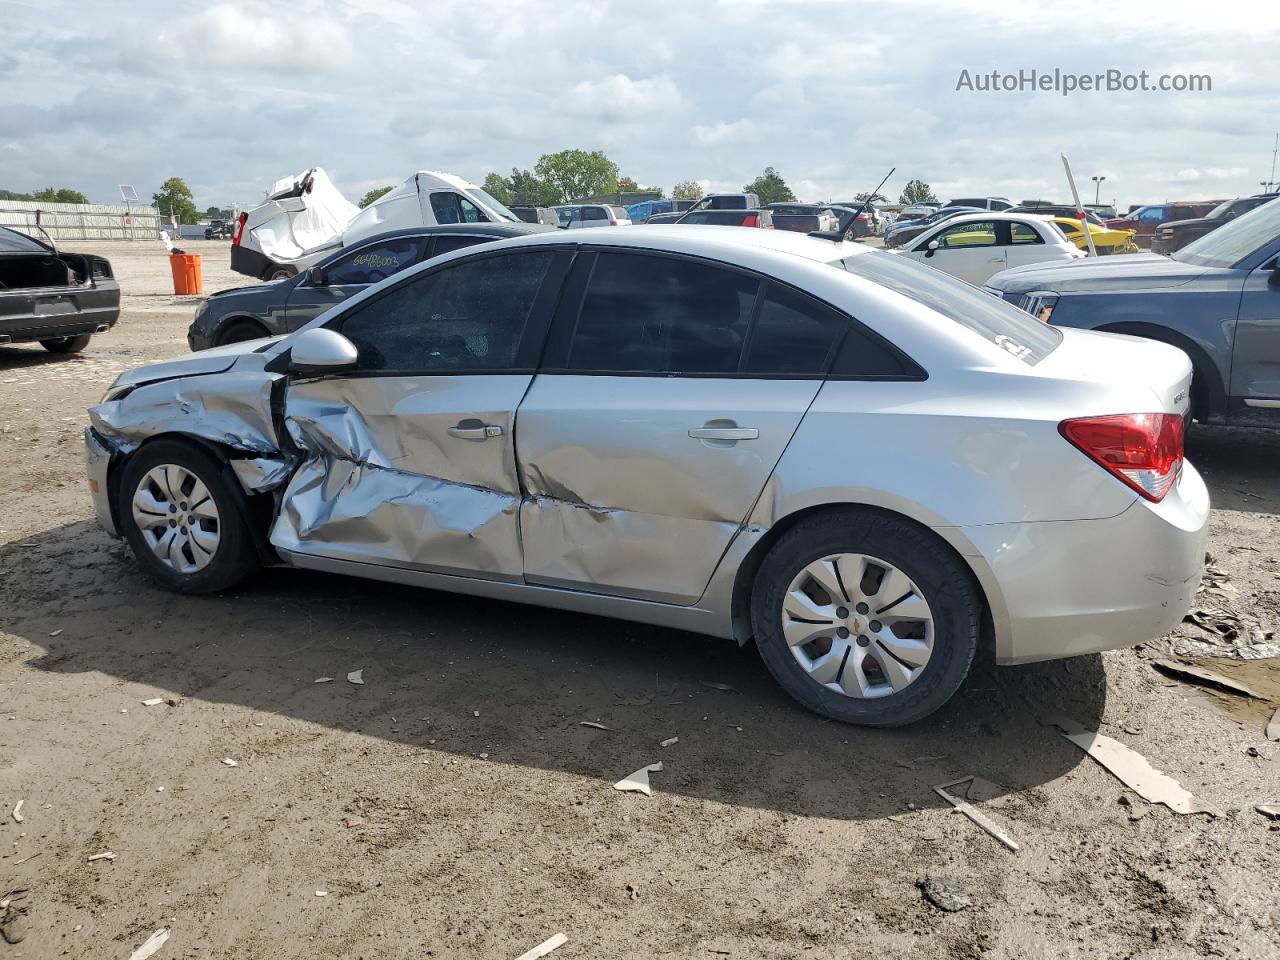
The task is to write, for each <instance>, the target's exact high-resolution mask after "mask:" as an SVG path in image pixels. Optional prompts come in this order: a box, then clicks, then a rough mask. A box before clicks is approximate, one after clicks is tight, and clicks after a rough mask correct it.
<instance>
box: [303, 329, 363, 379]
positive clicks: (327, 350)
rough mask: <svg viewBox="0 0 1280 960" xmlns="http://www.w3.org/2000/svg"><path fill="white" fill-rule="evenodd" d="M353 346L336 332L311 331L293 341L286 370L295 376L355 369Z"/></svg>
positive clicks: (357, 354)
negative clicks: (345, 368)
mask: <svg viewBox="0 0 1280 960" xmlns="http://www.w3.org/2000/svg"><path fill="white" fill-rule="evenodd" d="M358 359H360V354H359V352H358V351H357V350H356V346H355V344H354V343H352V342H351V341H350V340H348V339H347V338H346V337H344V336H343V335H342V334H340V333H338V332H337V331H336V330H328V329H326V328H324V327H312V328H311V329H310V330H304V331H302V333H300V334H298V336H297V337H296V338H295V339H294V341H293V343H292V344H291V346H290V348H289V369H290V370H292V371H293V372H294V373H321V372H324V371H326V370H341V369H342V368H344V367H353V366H355V363H356V361H357V360H358Z"/></svg>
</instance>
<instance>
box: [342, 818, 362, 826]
mask: <svg viewBox="0 0 1280 960" xmlns="http://www.w3.org/2000/svg"><path fill="white" fill-rule="evenodd" d="M362 823H364V817H347V819H345V820H343V821H342V825H343V826H344V827H346V828H347V829H350V828H351V827H358V826H360V824H362Z"/></svg>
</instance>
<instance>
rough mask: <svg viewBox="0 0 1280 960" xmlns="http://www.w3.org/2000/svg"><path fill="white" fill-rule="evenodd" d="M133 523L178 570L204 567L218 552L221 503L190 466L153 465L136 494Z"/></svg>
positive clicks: (192, 571)
mask: <svg viewBox="0 0 1280 960" xmlns="http://www.w3.org/2000/svg"><path fill="white" fill-rule="evenodd" d="M133 521H134V523H136V524H137V525H138V529H139V530H140V531H142V537H143V539H144V540H146V541H147V546H149V547H150V548H151V552H152V553H154V554H155V555H156V556H157V557H159V558H160V561H161V563H163V564H165V566H167V567H170V568H172V569H173V570H176V571H177V572H178V573H196V572H197V571H199V570H203V569H204V568H205V567H207V566H208V565H209V561H210V560H212V559H213V555H214V554H215V553H217V551H218V540H219V539H220V537H221V526H220V525H219V523H218V505H217V504H216V503H214V501H213V495H212V494H211V493H210V492H209V488H208V487H206V486H205V485H204V482H203V481H202V480H201V479H200V478H199V477H197V476H196V475H195V474H194V473H192V472H191V471H190V470H188V469H187V468H186V467H179V466H177V465H176V464H172V463H164V464H161V465H160V466H158V467H152V468H151V469H150V470H148V471H147V475H146V476H145V477H143V478H142V481H141V482H140V483H139V484H138V489H137V490H135V491H134V492H133Z"/></svg>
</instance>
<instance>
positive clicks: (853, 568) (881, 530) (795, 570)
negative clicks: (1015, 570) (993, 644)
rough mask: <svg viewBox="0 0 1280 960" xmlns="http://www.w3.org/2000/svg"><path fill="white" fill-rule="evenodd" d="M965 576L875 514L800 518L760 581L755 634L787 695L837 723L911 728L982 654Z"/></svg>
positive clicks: (940, 551) (957, 565)
mask: <svg viewBox="0 0 1280 960" xmlns="http://www.w3.org/2000/svg"><path fill="white" fill-rule="evenodd" d="M981 610H982V606H981V601H980V598H979V594H978V588H977V585H976V583H975V582H974V579H973V575H972V573H971V572H970V571H969V570H968V568H967V567H966V566H965V565H964V562H963V561H962V560H961V559H960V558H959V557H957V556H956V555H955V554H954V553H953V552H952V551H951V550H950V549H949V548H948V547H947V546H946V544H945V543H943V542H942V541H940V540H938V539H937V538H936V537H934V536H933V535H932V534H931V533H929V532H928V531H927V530H924V529H923V528H921V527H918V526H916V525H915V524H912V523H911V522H909V521H907V520H904V519H901V518H898V517H895V516H893V515H891V514H885V513H881V512H878V511H870V510H867V511H863V510H847V511H845V510H841V511H831V512H826V513H822V514H818V515H815V516H813V517H810V518H808V519H805V520H802V521H801V522H800V523H798V524H797V525H796V526H795V527H794V528H792V529H791V530H789V531H788V532H787V533H786V534H784V535H783V536H782V537H781V539H779V540H778V542H777V543H776V544H774V546H773V547H772V549H771V550H770V551H769V554H768V556H766V557H765V560H764V563H763V564H761V566H760V570H759V572H758V573H757V576H756V582H755V590H754V592H753V594H752V600H751V619H752V627H753V630H754V633H755V637H756V643H757V645H758V647H759V649H760V655H761V658H762V659H763V660H764V662H765V665H766V666H767V667H768V669H769V671H770V673H772V674H773V676H774V678H775V679H777V681H778V683H780V684H781V685H782V687H783V689H784V690H786V691H787V693H789V694H791V696H793V697H794V698H795V699H796V700H798V701H800V703H802V704H804V705H805V706H806V707H808V708H809V709H810V710H813V711H815V712H816V713H820V714H822V715H823V716H825V717H830V718H831V719H833V720H839V721H842V722H844V723H856V724H862V725H865V726H873V727H893V726H901V725H903V724H908V723H913V722H915V721H916V720H920V719H922V718H924V717H927V716H928V715H929V714H931V713H933V712H934V711H935V710H937V709H938V708H939V707H941V706H942V705H943V704H944V703H946V702H947V700H949V699H950V698H951V696H952V695H953V694H954V693H955V692H956V690H958V689H959V688H960V685H961V684H962V683H963V682H964V678H965V676H966V675H967V674H968V672H969V667H970V665H971V664H972V662H973V657H974V654H975V652H976V651H977V647H978V635H979V629H980V623H981Z"/></svg>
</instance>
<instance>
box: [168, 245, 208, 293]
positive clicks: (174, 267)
mask: <svg viewBox="0 0 1280 960" xmlns="http://www.w3.org/2000/svg"><path fill="white" fill-rule="evenodd" d="M169 269H170V271H172V273H173V292H174V293H175V294H177V295H179V296H182V295H184V294H193V293H204V278H203V277H202V276H201V274H200V254H198V253H171V254H169Z"/></svg>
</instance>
